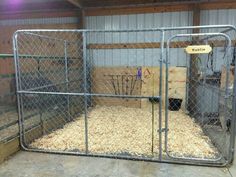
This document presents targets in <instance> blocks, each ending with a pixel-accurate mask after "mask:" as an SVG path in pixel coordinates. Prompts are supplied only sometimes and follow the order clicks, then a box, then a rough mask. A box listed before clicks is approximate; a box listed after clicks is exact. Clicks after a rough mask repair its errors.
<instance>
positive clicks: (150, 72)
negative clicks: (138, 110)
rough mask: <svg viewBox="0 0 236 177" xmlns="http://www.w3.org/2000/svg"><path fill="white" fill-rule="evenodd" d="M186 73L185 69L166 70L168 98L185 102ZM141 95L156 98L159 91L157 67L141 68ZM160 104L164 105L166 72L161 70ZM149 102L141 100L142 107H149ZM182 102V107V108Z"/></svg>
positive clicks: (172, 68) (173, 68)
mask: <svg viewBox="0 0 236 177" xmlns="http://www.w3.org/2000/svg"><path fill="white" fill-rule="evenodd" d="M186 72H187V68H185V67H170V68H169V70H168V73H169V79H168V92H169V94H168V97H172V98H180V99H183V101H184V100H185V94H186V83H187V80H186ZM142 73H143V74H142V76H143V79H142V80H143V82H142V94H143V95H146V96H158V95H159V90H160V68H159V67H143V68H142ZM162 76H163V77H162V95H161V96H162V103H163V107H164V105H165V76H166V70H165V68H163V69H162ZM150 104H151V103H150V102H149V101H148V100H146V99H144V100H142V107H149V106H150ZM184 104H185V103H184V102H183V104H182V106H184Z"/></svg>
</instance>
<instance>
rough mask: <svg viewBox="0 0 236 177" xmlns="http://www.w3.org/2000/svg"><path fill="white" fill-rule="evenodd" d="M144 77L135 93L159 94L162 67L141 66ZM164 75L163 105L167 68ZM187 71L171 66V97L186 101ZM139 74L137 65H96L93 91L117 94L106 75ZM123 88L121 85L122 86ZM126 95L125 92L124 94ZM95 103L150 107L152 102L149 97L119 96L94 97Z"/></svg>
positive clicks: (169, 81) (93, 74) (183, 68)
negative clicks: (127, 97)
mask: <svg viewBox="0 0 236 177" xmlns="http://www.w3.org/2000/svg"><path fill="white" fill-rule="evenodd" d="M141 72H142V75H141V77H142V79H141V80H140V81H139V84H138V85H136V87H135V90H134V92H133V94H134V95H141V96H150V97H151V96H158V95H159V90H160V68H159V67H141ZM162 72H163V77H162V97H163V99H162V100H163V106H164V103H165V100H164V98H165V68H163V71H162ZM186 72H187V69H186V68H185V67H170V68H169V80H168V84H169V88H168V91H169V97H173V98H181V99H183V104H182V105H184V102H185V94H186V83H187V80H186ZM123 73H124V74H125V73H126V74H132V75H135V74H137V68H135V67H95V68H94V69H93V73H92V76H91V77H92V79H91V86H92V92H93V93H103V94H115V91H114V88H113V86H112V83H111V82H110V80H109V78H106V77H104V76H105V75H111V74H114V75H115V74H123ZM120 89H121V87H120ZM124 95H125V94H124ZM93 101H94V103H95V104H99V105H112V106H115V105H126V106H130V107H137V106H138V107H142V108H144V107H150V105H151V102H150V101H149V100H148V99H117V98H109V99H108V98H94V100H93Z"/></svg>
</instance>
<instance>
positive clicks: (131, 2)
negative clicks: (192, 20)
mask: <svg viewBox="0 0 236 177" xmlns="http://www.w3.org/2000/svg"><path fill="white" fill-rule="evenodd" d="M67 1H70V2H72V3H73V2H74V4H76V3H77V5H78V4H79V5H80V6H82V7H84V8H90V7H110V6H137V5H152V4H153V5H159V4H160V5H165V4H181V3H204V2H212V3H215V2H235V0H67Z"/></svg>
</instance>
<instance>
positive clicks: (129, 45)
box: [87, 40, 236, 49]
mask: <svg viewBox="0 0 236 177" xmlns="http://www.w3.org/2000/svg"><path fill="white" fill-rule="evenodd" d="M208 43H209V44H214V47H224V46H225V41H224V40H209V41H208ZM191 44H192V42H191V41H177V42H171V43H170V48H186V47H187V46H189V45H191ZM234 44H236V40H233V41H232V45H234ZM160 47H161V44H160V42H152V43H151V42H150V43H113V44H89V45H87V48H88V49H148V48H160ZM165 47H166V43H165Z"/></svg>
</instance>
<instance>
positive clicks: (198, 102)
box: [166, 34, 233, 161]
mask: <svg viewBox="0 0 236 177" xmlns="http://www.w3.org/2000/svg"><path fill="white" fill-rule="evenodd" d="M183 41H184V42H183ZM189 45H196V46H206V45H208V46H209V47H210V48H212V51H211V52H209V53H203V54H185V61H186V64H185V65H184V66H181V67H183V68H184V72H182V74H183V75H184V77H186V79H184V80H183V83H178V82H181V81H180V80H178V79H177V80H175V81H173V78H171V77H169V80H168V81H169V82H168V83H169V84H168V85H169V88H170V90H169V93H168V96H167V99H168V100H167V101H168V104H167V105H168V115H167V119H168V121H167V122H166V123H167V127H169V129H168V137H167V142H166V143H167V146H166V148H167V152H168V154H169V156H171V157H175V158H188V159H212V160H213V159H215V160H216V161H217V160H219V159H222V158H228V156H229V153H230V151H229V144H230V136H231V134H230V131H231V130H230V129H231V125H230V124H231V123H230V122H231V119H232V93H233V92H232V91H233V90H232V89H231V90H230V89H229V88H230V87H232V85H231V86H230V85H229V80H226V78H227V77H228V76H227V75H230V73H229V70H228V69H227V68H228V67H229V60H231V59H232V55H231V52H230V47H231V46H230V41H229V40H228V38H227V37H225V36H222V35H220V34H219V35H211V34H208V35H204V36H191V35H188V36H187V37H186V36H185V35H183V36H181V35H180V36H177V37H176V38H174V39H173V40H171V42H170V46H169V47H170V48H169V53H168V62H169V63H168V67H169V69H168V71H167V73H166V74H168V75H169V76H171V73H170V72H171V68H172V66H171V64H172V63H173V62H172V61H173V60H176V53H175V52H174V50H175V49H172V48H171V47H172V46H175V48H176V49H177V50H180V51H182V52H184V48H186V47H188V46H189ZM231 81H232V80H231ZM178 86H182V87H185V89H186V92H184V93H181V91H183V90H184V89H182V90H181V89H179V88H178ZM177 111H178V112H177ZM180 117H182V119H180ZM171 122H175V123H176V124H174V125H173V124H172V123H171ZM184 122H185V123H184ZM181 124H182V126H181ZM168 125H169V126H168ZM179 125H180V126H179ZM176 126H179V128H178V129H176V128H175V127H176ZM178 132H180V133H178ZM177 134H178V135H179V136H177ZM173 136H174V137H175V138H176V139H177V141H178V142H176V140H175V139H173V138H172V137H173ZM178 144H181V145H183V146H184V147H186V148H185V149H186V151H185V149H184V150H183V149H182V148H180V146H178Z"/></svg>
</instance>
